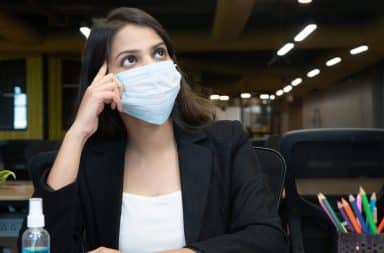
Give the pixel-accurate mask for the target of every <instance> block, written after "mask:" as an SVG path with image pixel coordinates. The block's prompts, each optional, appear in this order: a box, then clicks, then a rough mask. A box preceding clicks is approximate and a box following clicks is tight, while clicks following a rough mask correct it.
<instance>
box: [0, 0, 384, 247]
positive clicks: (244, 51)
mask: <svg viewBox="0 0 384 253" xmlns="http://www.w3.org/2000/svg"><path fill="white" fill-rule="evenodd" d="M120 6H130V7H138V8H142V9H143V10H145V11H147V12H149V13H150V14H152V15H153V16H154V17H155V18H157V19H158V20H159V21H160V22H161V23H162V24H163V26H164V27H165V29H166V30H167V31H169V33H170V35H171V38H172V40H173V42H174V45H175V47H176V53H177V57H178V61H179V65H181V67H182V68H183V69H184V70H185V72H186V73H187V74H188V77H189V79H190V80H191V84H192V87H193V89H194V90H195V91H196V92H197V93H199V94H201V95H202V96H204V97H206V98H208V99H210V100H211V101H212V103H214V104H215V106H216V118H217V119H229V120H240V121H241V122H242V123H243V124H244V126H245V127H246V129H247V130H248V131H249V133H250V136H251V138H252V140H253V141H254V144H255V145H258V143H259V144H260V145H265V142H266V141H267V140H268V141H270V142H274V141H276V140H279V137H280V136H282V135H283V134H285V133H286V132H288V131H291V130H299V129H313V128H383V127H384V100H383V97H384V12H383V10H384V2H383V1H382V0H369V1H358V0H348V1H347V0H345V1H335V0H312V1H311V0H217V1H215V0H162V1H154V0H145V1H143V0H133V1H129V0H126V1H118V0H109V1H83V0H77V1H70V0H57V1H42V0H24V1H22V0H13V1H7V0H2V1H1V2H0V150H1V152H0V169H2V168H4V167H5V168H8V169H12V170H14V171H16V172H17V174H18V179H19V180H26V179H29V176H28V173H27V170H26V164H27V161H28V159H29V158H30V157H32V156H33V155H35V154H36V153H38V152H39V151H45V150H52V149H55V148H57V145H58V144H59V142H60V140H61V138H62V137H63V135H64V133H65V130H66V129H68V127H69V125H70V123H71V119H72V116H73V114H74V109H75V108H74V103H75V100H76V98H77V97H76V94H77V89H78V79H79V72H80V67H81V52H82V49H83V46H84V43H85V41H86V37H87V34H88V33H89V29H90V28H91V27H92V25H93V24H95V23H97V22H102V21H103V18H104V17H105V15H106V14H107V13H108V11H109V10H111V9H113V8H115V7H120ZM272 144H273V143H272ZM274 145H275V146H276V147H277V146H278V143H277V142H276V143H274ZM380 148H383V146H380ZM376 150H379V149H376ZM380 150H382V149H380ZM381 164H383V163H382V161H381ZM380 175H381V174H380ZM381 176H383V175H381ZM381 176H380V178H381ZM378 177H379V176H376V179H377V178H378ZM381 179H382V178H381ZM381 179H380V180H381ZM380 180H378V181H377V182H376V181H375V182H376V184H375V185H374V186H373V187H371V188H369V189H375V190H377V188H379V187H378V186H380ZM355 182H356V181H355ZM358 184H359V182H357V183H355V184H354V185H353V187H355V185H358ZM320 186H321V185H320ZM339 186H340V185H339V181H336V182H334V186H333V187H334V188H332V187H331V189H336V190H335V191H337V189H338V187H339ZM308 187H312V188H311V189H314V190H313V192H316V191H318V190H319V188H316V184H313V182H312V181H311V182H310V183H308ZM329 187H330V186H329V184H328V183H327V184H325V186H324V184H323V188H325V189H329ZM28 189H29V188H28ZM28 189H24V190H25V191H28ZM313 192H312V193H313ZM4 196H5V197H4ZM4 196H2V197H3V199H1V200H0V202H1V203H3V204H4V203H5V204H4V205H0V213H1V212H2V211H3V212H8V213H9V212H11V213H12V210H13V209H12V208H14V209H15V208H16V209H17V208H18V206H17V205H14V204H12V205H9V202H7V198H6V197H7V196H6V195H4ZM4 199H5V200H4ZM8 200H12V196H9V198H8ZM1 203H0V204H1ZM4 206H5V208H6V210H5V211H4V209H1V208H4ZM20 206H21V207H20V208H23V207H25V205H24V206H23V204H20ZM9 209H11V210H9ZM0 216H1V215H0ZM0 218H1V217H0ZM18 220H20V219H18ZM4 224H5V225H4ZM7 224H8V225H7ZM10 224H12V223H9V222H8V223H6V222H5V223H4V220H3V223H0V225H1V226H2V227H3V228H4V230H1V227H0V238H1V237H2V236H4V235H5V237H7V236H8V237H12V236H15V235H16V234H17V233H16V232H15V231H16V230H15V229H13V230H12V229H11V227H10V226H11V225H10ZM7 226H8V227H7ZM2 231H3V232H2ZM12 231H13V233H14V234H12ZM2 233H3V234H2ZM10 233H11V234H10ZM11 235H12V236H11ZM10 240H11V241H12V240H13V239H10ZM0 241H1V240H0ZM12 243H13V241H12ZM0 247H1V242H0ZM310 252H311V251H310ZM312 252H314V251H312ZM322 252H325V251H322Z"/></svg>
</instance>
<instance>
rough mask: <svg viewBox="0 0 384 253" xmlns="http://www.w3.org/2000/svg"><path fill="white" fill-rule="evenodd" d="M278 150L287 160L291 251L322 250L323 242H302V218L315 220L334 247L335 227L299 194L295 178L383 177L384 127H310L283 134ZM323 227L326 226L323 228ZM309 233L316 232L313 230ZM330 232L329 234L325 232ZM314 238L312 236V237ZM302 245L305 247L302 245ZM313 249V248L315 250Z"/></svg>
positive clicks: (287, 199) (318, 209)
mask: <svg viewBox="0 0 384 253" xmlns="http://www.w3.org/2000/svg"><path fill="white" fill-rule="evenodd" d="M280 151H281V153H282V155H283V156H284V158H285V160H286V163H287V178H286V186H285V193H286V204H287V212H288V225H289V229H290V237H291V251H292V252H293V253H299V252H300V253H302V252H305V248H307V246H308V245H309V246H311V250H308V251H310V252H311V253H312V252H325V251H329V248H327V249H324V248H322V247H326V246H325V245H326V244H327V243H326V242H324V241H320V240H319V239H317V241H319V242H318V244H313V243H312V242H309V241H308V242H305V241H304V239H303V236H307V237H310V236H311V235H309V234H308V233H303V231H302V229H303V227H304V225H303V218H304V217H306V218H308V220H311V221H313V222H316V223H317V224H318V225H320V226H323V229H324V230H327V231H328V237H329V238H328V239H330V240H332V241H331V242H329V244H328V246H329V247H331V249H332V250H335V242H334V241H333V240H334V238H335V234H336V231H335V228H334V226H333V225H332V224H331V222H330V221H329V219H328V218H327V217H326V215H325V214H324V212H323V211H322V210H321V208H320V207H319V206H318V205H317V204H313V203H312V202H310V201H308V200H306V199H304V198H303V197H302V196H299V194H298V191H297V187H296V179H297V178H353V177H384V158H383V154H384V130H380V129H311V130H299V131H292V132H288V133H286V134H285V135H284V136H282V139H281V143H280ZM325 227H327V228H325ZM311 229H313V228H311ZM312 232H313V233H317V234H318V235H319V232H318V231H317V232H316V231H315V230H313V231H312ZM329 234H331V235H329ZM314 241H316V239H315V240H314ZM305 245H306V247H304V246H305ZM316 250H317V251H316Z"/></svg>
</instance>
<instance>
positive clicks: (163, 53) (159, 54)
mask: <svg viewBox="0 0 384 253" xmlns="http://www.w3.org/2000/svg"><path fill="white" fill-rule="evenodd" d="M167 56H168V51H167V49H165V48H164V47H158V48H156V49H155V50H154V51H153V53H152V57H153V58H154V59H156V60H163V59H165V58H166V57H167ZM138 60H139V57H137V56H136V55H133V54H131V55H126V56H125V57H124V58H123V59H122V60H121V62H120V66H121V67H131V66H132V65H134V64H135V63H137V62H138Z"/></svg>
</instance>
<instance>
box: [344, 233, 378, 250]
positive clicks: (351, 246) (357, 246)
mask: <svg viewBox="0 0 384 253" xmlns="http://www.w3.org/2000/svg"><path fill="white" fill-rule="evenodd" d="M337 241H338V242H337V244H338V247H337V248H338V250H337V252H338V253H356V252H359V253H360V252H364V253H384V234H378V235H370V234H360V235H359V234H355V233H339V234H338V239H337Z"/></svg>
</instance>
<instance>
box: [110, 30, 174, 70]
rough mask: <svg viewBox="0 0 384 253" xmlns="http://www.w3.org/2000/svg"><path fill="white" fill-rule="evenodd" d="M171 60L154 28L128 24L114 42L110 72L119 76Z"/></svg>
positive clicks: (119, 32)
mask: <svg viewBox="0 0 384 253" xmlns="http://www.w3.org/2000/svg"><path fill="white" fill-rule="evenodd" d="M170 59H171V58H170V56H169V54H168V51H167V47H166V45H165V43H164V41H163V40H162V39H161V37H160V36H159V35H158V34H157V33H156V32H155V31H154V30H153V29H152V28H149V27H144V26H138V25H134V24H128V25H126V26H124V27H123V28H121V29H120V30H119V31H118V32H117V33H116V35H115V36H114V38H113V40H112V45H111V53H110V55H109V59H108V72H109V73H114V74H117V73H119V72H121V71H124V70H128V69H133V68H136V67H140V66H144V65H147V64H151V63H155V62H160V61H165V60H170Z"/></svg>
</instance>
